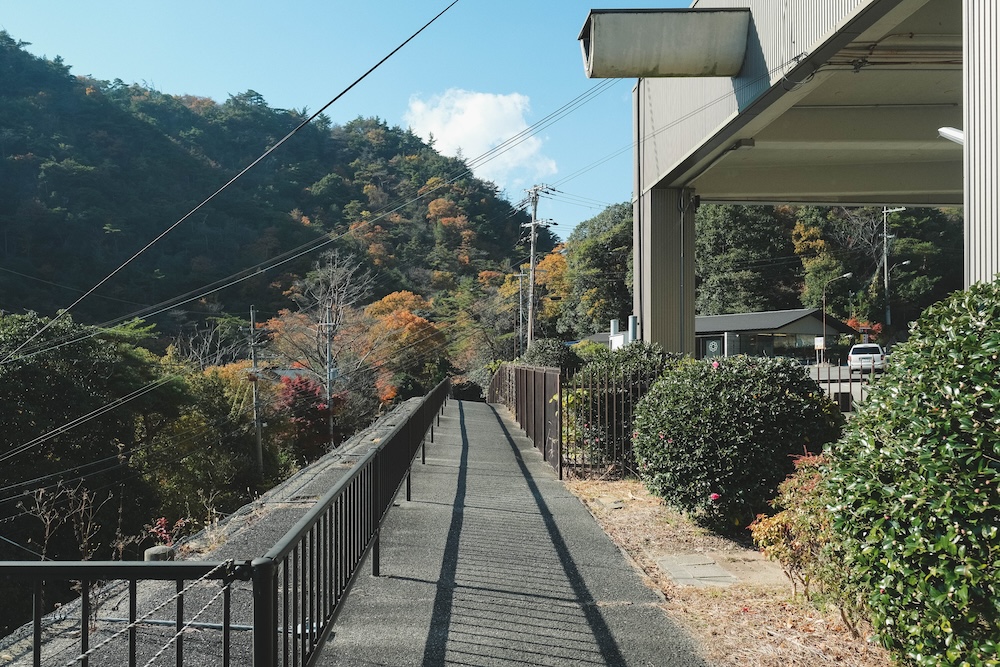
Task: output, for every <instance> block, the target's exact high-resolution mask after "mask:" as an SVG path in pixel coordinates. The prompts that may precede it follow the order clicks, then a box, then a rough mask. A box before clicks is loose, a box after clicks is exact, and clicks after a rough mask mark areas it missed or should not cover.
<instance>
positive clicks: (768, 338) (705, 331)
mask: <svg viewBox="0 0 1000 667" xmlns="http://www.w3.org/2000/svg"><path fill="white" fill-rule="evenodd" d="M694 326H695V356H696V357H698V358H699V359H703V358H706V357H730V356H733V355H737V354H749V355H765V356H769V357H773V356H780V357H793V358H796V359H800V360H802V361H803V362H809V361H812V360H814V359H815V358H816V342H817V338H823V339H824V340H832V339H834V338H836V336H837V335H838V334H845V335H857V333H858V332H857V331H855V330H854V329H853V328H852V327H850V326H848V325H846V324H844V323H843V322H841V321H840V320H838V319H835V318H832V317H829V316H827V317H825V318H824V317H823V311H822V309H820V308H796V309H794V310H774V311H767V312H760V313H736V314H732V315H698V316H697V317H695V318H694ZM824 326H825V327H826V328H825V330H824Z"/></svg>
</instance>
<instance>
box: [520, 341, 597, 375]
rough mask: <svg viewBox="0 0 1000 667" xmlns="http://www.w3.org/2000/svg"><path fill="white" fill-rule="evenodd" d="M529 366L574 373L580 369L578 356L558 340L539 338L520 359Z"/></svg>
mask: <svg viewBox="0 0 1000 667" xmlns="http://www.w3.org/2000/svg"><path fill="white" fill-rule="evenodd" d="M520 363H522V364H527V365H529V366H548V367H551V368H561V369H563V370H564V371H568V372H569V373H575V372H576V370H577V369H578V368H580V364H581V363H582V362H581V359H580V356H579V355H578V354H577V353H576V352H574V351H573V349H572V348H571V347H570V346H568V345H566V343H564V342H563V341H561V340H559V339H558V338H539V339H538V340H536V341H533V342H532V343H531V346H530V347H529V348H528V349H527V350H525V352H524V355H523V356H522V357H521V359H520Z"/></svg>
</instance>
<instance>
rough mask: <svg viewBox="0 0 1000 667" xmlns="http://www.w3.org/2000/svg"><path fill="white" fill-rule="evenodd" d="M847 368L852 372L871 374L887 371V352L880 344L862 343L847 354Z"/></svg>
mask: <svg viewBox="0 0 1000 667" xmlns="http://www.w3.org/2000/svg"><path fill="white" fill-rule="evenodd" d="M847 366H848V368H850V369H851V372H852V373H853V372H854V371H858V372H860V373H870V372H873V371H884V370H885V350H883V349H882V346H881V345H879V344H878V343H861V344H860V345H855V346H853V347H852V348H851V351H850V352H848V353H847Z"/></svg>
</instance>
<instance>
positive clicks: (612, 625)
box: [318, 401, 704, 667]
mask: <svg viewBox="0 0 1000 667" xmlns="http://www.w3.org/2000/svg"><path fill="white" fill-rule="evenodd" d="M412 482H413V483H412V501H411V502H407V501H406V500H405V499H404V498H402V497H401V498H400V499H399V501H398V502H399V506H398V507H395V508H393V509H392V510H391V511H390V513H389V517H388V519H387V523H386V525H385V528H384V530H383V533H382V545H381V550H382V559H381V574H382V576H380V577H377V578H376V577H371V576H369V575H368V574H367V573H366V574H364V575H363V576H362V577H361V578H360V579H359V581H358V583H357V585H356V586H355V588H354V590H353V591H352V592H351V595H350V597H349V598H348V600H347V604H346V606H345V609H344V612H343V614H342V615H341V617H340V619H339V620H338V621H337V624H336V625H335V626H334V633H333V636H332V637H331V639H330V641H329V642H328V643H327V645H326V647H325V648H324V649H323V655H322V656H321V658H320V660H319V663H318V664H320V665H323V666H325V667H331V666H344V665H350V666H363V665H364V666H367V665H392V666H398V667H407V666H420V667H437V666H444V665H467V666H477V667H478V666H487V665H517V666H522V667H524V666H531V665H616V666H618V665H621V666H636V667H638V666H643V667H646V666H650V665H655V666H660V665H663V666H670V667H673V666H677V667H687V666H703V665H704V663H703V662H702V661H701V660H700V659H699V658H697V657H695V653H694V649H693V648H692V644H691V642H690V640H689V639H688V638H687V637H686V635H684V633H683V632H682V631H681V630H679V629H678V628H677V626H675V625H674V624H673V623H671V622H670V621H669V620H668V619H667V617H666V615H665V614H664V612H663V610H662V609H661V608H660V606H659V603H660V599H659V597H658V596H657V594H655V593H654V592H653V591H651V590H650V589H648V588H646V587H645V586H644V585H643V584H642V583H641V581H640V580H639V577H638V575H637V573H636V572H635V570H634V569H632V567H631V566H630V565H629V564H628V563H627V562H626V561H625V559H624V557H623V556H622V554H621V552H620V551H619V550H618V549H617V547H616V546H615V545H614V544H613V543H612V542H611V541H610V539H608V537H607V536H606V535H605V534H604V532H603V531H602V530H601V529H600V527H599V526H598V525H597V524H596V522H595V521H594V520H593V518H592V517H591V516H590V514H589V513H588V512H587V510H586V509H585V508H584V506H583V505H582V504H581V503H580V501H579V500H577V499H576V498H575V497H574V496H572V495H571V494H570V493H569V492H568V491H567V490H566V488H565V487H564V486H563V484H562V483H561V482H560V481H559V480H558V478H557V477H556V475H555V473H554V471H553V470H552V468H551V467H549V465H548V464H546V463H545V462H544V461H542V460H541V457H540V455H539V454H538V453H537V452H536V451H535V450H534V449H533V447H532V446H531V443H530V442H529V441H528V440H527V439H526V438H525V437H524V436H523V434H522V433H521V432H520V431H519V430H518V429H517V427H516V425H514V424H513V423H512V422H511V421H510V420H509V419H507V418H506V417H505V416H502V415H501V414H499V412H498V411H497V410H495V409H494V408H492V407H490V406H488V405H486V404H483V403H469V402H462V401H450V402H449V404H448V407H447V409H446V411H445V414H444V416H443V417H442V419H441V423H440V425H439V426H438V427H436V428H435V438H434V443H428V445H427V463H426V464H425V465H421V464H420V462H419V459H418V460H417V462H416V463H415V464H414V469H413V480H412ZM369 571H370V570H369Z"/></svg>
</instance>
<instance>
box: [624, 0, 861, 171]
mask: <svg viewBox="0 0 1000 667" xmlns="http://www.w3.org/2000/svg"><path fill="white" fill-rule="evenodd" d="M871 2H872V0H744V1H742V2H740V1H739V0H700V1H699V2H696V3H695V5H694V6H695V7H697V8H702V9H715V8H733V7H749V8H750V10H751V13H752V16H753V21H752V23H751V28H750V30H751V35H750V40H749V43H748V61H747V63H746V65H744V71H742V72H740V75H739V76H738V77H735V78H732V79H730V78H726V77H722V78H699V79H643V80H641V81H640V85H639V86H638V88H637V91H636V113H637V119H636V122H637V129H638V128H642V130H643V132H644V136H645V140H644V142H643V144H642V146H641V150H640V160H641V161H642V162H641V164H640V165H639V169H640V170H641V171H640V173H641V178H642V190H644V191H645V190H647V189H649V188H650V187H652V186H653V185H654V184H656V183H657V182H658V181H659V180H660V179H661V178H662V177H663V175H664V174H666V173H667V172H668V171H669V170H670V169H671V168H673V167H674V166H675V165H676V164H677V163H678V162H679V161H680V160H681V159H682V158H683V157H685V156H686V155H687V154H688V153H690V151H691V150H693V149H694V148H695V147H696V146H698V145H700V144H701V143H702V141H703V140H704V139H705V138H706V137H708V136H711V135H713V134H715V132H716V131H717V130H718V129H719V128H720V127H721V126H722V125H724V124H725V123H726V122H728V121H729V120H731V119H732V118H733V117H734V116H735V115H736V114H737V113H738V111H739V110H740V109H741V108H743V107H746V106H747V105H749V104H750V103H751V102H752V101H753V100H755V99H756V98H757V97H758V96H760V94H761V93H763V92H764V91H766V90H767V89H768V88H770V87H771V86H772V85H773V84H775V83H777V82H778V81H780V80H781V77H782V76H783V75H784V74H785V73H787V72H788V70H789V69H790V68H791V67H792V66H793V65H794V64H795V58H796V57H797V56H798V55H799V54H802V53H804V52H808V51H811V50H812V49H813V48H814V47H815V46H816V45H818V44H819V43H820V42H822V41H823V40H824V39H825V38H826V37H828V36H829V35H830V34H831V33H832V32H833V31H834V30H835V29H836V28H838V27H839V26H840V25H841V24H843V23H844V22H845V21H846V20H847V18H848V17H850V16H852V15H853V14H854V13H855V12H856V11H857V10H859V9H861V8H863V7H864V6H866V5H868V4H870V3H871Z"/></svg>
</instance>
